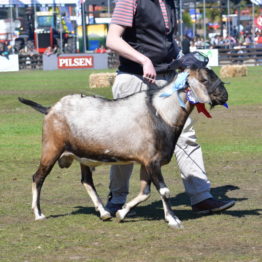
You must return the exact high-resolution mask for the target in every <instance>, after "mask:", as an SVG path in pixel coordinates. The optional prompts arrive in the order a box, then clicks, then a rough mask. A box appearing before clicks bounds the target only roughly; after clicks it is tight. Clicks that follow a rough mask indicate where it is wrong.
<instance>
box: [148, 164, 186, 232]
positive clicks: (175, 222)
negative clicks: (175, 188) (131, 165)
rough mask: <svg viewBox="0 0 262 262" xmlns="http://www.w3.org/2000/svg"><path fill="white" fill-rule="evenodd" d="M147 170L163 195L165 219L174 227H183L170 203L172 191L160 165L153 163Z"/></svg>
mask: <svg viewBox="0 0 262 262" xmlns="http://www.w3.org/2000/svg"><path fill="white" fill-rule="evenodd" d="M147 171H148V173H149V174H150V176H151V179H152V182H153V183H154V185H155V187H156V189H157V191H158V192H159V194H160V196H161V200H162V203H163V208H164V215H165V220H166V222H167V223H168V225H169V226H170V227H172V228H183V225H182V223H181V221H180V220H179V218H178V217H177V216H176V215H175V214H174V212H173V211H172V208H171V204H170V199H169V198H170V191H169V189H168V187H167V186H166V184H165V181H164V178H163V176H162V173H161V168H160V165H156V164H154V165H152V166H149V167H147Z"/></svg>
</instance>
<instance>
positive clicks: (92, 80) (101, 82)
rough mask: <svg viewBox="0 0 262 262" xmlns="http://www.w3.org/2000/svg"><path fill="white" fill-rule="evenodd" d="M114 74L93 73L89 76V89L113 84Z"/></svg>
mask: <svg viewBox="0 0 262 262" xmlns="http://www.w3.org/2000/svg"><path fill="white" fill-rule="evenodd" d="M115 76H116V73H94V74H90V76H89V87H90V88H99V87H110V86H112V84H113V83H114V80H115Z"/></svg>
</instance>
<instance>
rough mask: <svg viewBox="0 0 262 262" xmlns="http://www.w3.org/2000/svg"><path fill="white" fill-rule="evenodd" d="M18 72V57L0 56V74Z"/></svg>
mask: <svg viewBox="0 0 262 262" xmlns="http://www.w3.org/2000/svg"><path fill="white" fill-rule="evenodd" d="M11 71H19V63H18V55H9V56H8V57H5V56H0V72H11Z"/></svg>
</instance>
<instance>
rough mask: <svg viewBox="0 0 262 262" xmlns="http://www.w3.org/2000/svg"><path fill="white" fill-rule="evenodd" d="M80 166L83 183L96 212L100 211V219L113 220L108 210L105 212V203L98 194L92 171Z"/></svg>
mask: <svg viewBox="0 0 262 262" xmlns="http://www.w3.org/2000/svg"><path fill="white" fill-rule="evenodd" d="M80 166H81V176H82V179H81V182H82V184H83V186H84V187H85V189H86V191H87V193H88V195H89V196H90V198H91V200H92V202H93V204H94V206H95V209H96V211H99V213H100V218H101V219H102V220H103V221H106V220H109V219H111V218H112V216H111V214H110V213H109V212H108V211H107V210H105V208H104V206H103V203H102V201H101V199H100V198H99V196H98V194H97V192H96V189H95V185H94V182H93V177H92V171H91V170H90V168H89V167H88V166H85V165H82V164H80Z"/></svg>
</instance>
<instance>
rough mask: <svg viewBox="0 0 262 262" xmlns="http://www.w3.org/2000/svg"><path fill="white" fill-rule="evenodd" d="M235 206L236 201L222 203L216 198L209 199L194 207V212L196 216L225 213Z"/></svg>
mask: <svg viewBox="0 0 262 262" xmlns="http://www.w3.org/2000/svg"><path fill="white" fill-rule="evenodd" d="M234 205H235V201H234V200H229V201H221V200H217V199H215V198H208V199H206V200H204V201H201V202H200V203H197V204H195V205H193V206H192V210H193V212H194V213H196V214H209V213H215V212H221V211H224V210H226V209H228V208H230V207H232V206H234Z"/></svg>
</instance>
